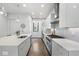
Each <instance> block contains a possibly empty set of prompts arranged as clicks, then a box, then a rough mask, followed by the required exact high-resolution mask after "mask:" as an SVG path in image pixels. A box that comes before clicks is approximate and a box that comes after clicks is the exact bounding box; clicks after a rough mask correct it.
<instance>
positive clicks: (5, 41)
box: [0, 34, 31, 46]
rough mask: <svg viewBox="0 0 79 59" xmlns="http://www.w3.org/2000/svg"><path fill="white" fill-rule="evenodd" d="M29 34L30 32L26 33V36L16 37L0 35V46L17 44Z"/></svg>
mask: <svg viewBox="0 0 79 59" xmlns="http://www.w3.org/2000/svg"><path fill="white" fill-rule="evenodd" d="M30 36H31V34H28V35H27V37H26V38H18V37H17V36H16V35H12V36H7V37H2V38H0V46H18V45H20V44H21V43H22V42H23V41H24V40H26V39H27V38H29V37H30Z"/></svg>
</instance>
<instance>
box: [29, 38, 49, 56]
mask: <svg viewBox="0 0 79 59" xmlns="http://www.w3.org/2000/svg"><path fill="white" fill-rule="evenodd" d="M28 56H49V54H48V52H47V50H46V47H45V46H44V43H43V41H42V40H41V39H32V46H31V48H30V51H29V53H28Z"/></svg>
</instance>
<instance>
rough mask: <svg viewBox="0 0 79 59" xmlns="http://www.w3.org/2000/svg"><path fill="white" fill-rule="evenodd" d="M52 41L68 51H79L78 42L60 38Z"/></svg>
mask: <svg viewBox="0 0 79 59" xmlns="http://www.w3.org/2000/svg"><path fill="white" fill-rule="evenodd" d="M52 40H53V41H54V42H55V43H57V44H58V45H60V46H61V47H62V48H64V49H66V50H67V51H79V43H78V42H76V41H73V40H69V39H60V38H53V39H52Z"/></svg>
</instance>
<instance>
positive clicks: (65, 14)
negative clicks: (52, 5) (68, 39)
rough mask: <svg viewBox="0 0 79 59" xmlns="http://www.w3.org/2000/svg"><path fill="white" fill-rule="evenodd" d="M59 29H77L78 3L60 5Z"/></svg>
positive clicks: (78, 18)
mask: <svg viewBox="0 0 79 59" xmlns="http://www.w3.org/2000/svg"><path fill="white" fill-rule="evenodd" d="M59 24H60V27H79V3H60V8H59Z"/></svg>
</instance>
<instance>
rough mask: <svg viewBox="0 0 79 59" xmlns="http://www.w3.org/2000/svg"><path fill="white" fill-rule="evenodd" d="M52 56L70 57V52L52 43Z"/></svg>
mask: <svg viewBox="0 0 79 59" xmlns="http://www.w3.org/2000/svg"><path fill="white" fill-rule="evenodd" d="M52 56H68V51H67V50H65V49H64V48H62V47H61V46H59V45H58V44H57V43H55V42H52Z"/></svg>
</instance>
